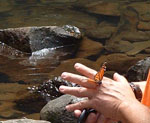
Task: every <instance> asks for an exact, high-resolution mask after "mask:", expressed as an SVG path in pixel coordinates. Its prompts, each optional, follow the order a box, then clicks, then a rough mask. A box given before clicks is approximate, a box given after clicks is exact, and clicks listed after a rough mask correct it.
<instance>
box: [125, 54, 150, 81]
mask: <svg viewBox="0 0 150 123" xmlns="http://www.w3.org/2000/svg"><path fill="white" fill-rule="evenodd" d="M149 68H150V57H147V58H145V59H142V60H140V61H138V62H137V63H136V64H134V65H133V66H131V67H130V68H129V69H128V71H127V73H126V77H127V79H128V81H130V82H134V81H145V80H146V79H147V75H148V70H149Z"/></svg>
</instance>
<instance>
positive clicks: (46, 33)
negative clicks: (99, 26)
mask: <svg viewBox="0 0 150 123" xmlns="http://www.w3.org/2000/svg"><path fill="white" fill-rule="evenodd" d="M80 38H81V33H80V31H79V29H78V28H77V27H74V26H70V25H65V26H63V27H57V26H43V27H23V28H10V29H1V30H0V41H1V42H3V43H6V44H7V45H8V46H11V47H13V48H15V49H17V50H20V51H23V52H28V53H31V52H34V51H38V50H41V49H43V48H53V47H58V46H64V45H75V44H78V43H79V39H80Z"/></svg>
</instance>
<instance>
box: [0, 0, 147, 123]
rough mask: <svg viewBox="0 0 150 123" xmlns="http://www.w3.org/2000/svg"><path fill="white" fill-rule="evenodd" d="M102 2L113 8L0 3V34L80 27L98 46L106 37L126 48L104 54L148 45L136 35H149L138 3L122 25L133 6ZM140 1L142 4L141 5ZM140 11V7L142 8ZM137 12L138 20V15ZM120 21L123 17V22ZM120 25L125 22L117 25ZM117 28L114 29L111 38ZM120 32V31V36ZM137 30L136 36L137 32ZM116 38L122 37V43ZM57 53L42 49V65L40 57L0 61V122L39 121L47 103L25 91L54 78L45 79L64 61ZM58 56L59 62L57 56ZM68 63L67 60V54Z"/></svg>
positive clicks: (68, 0)
mask: <svg viewBox="0 0 150 123" xmlns="http://www.w3.org/2000/svg"><path fill="white" fill-rule="evenodd" d="M107 1H111V2H112V3H104V4H103V2H101V1H99V0H82V1H80V0H28V1H27V0H1V1H0V28H1V29H4V28H14V27H25V26H51V25H53V26H54V25H56V26H62V25H68V24H69V25H74V26H77V27H79V28H80V29H81V30H82V32H83V33H85V35H86V36H87V37H88V38H90V39H92V40H95V41H100V42H102V44H103V45H105V43H106V41H107V40H108V39H109V38H110V37H111V36H112V38H111V40H110V44H111V43H112V41H120V40H121V41H123V40H125V42H119V43H118V42H117V43H116V42H115V43H114V44H112V45H113V46H114V45H115V46H116V47H115V48H114V47H113V48H112V46H110V47H106V49H107V50H109V51H113V50H115V51H116V52H121V53H122V52H123V53H124V52H126V51H127V50H128V49H129V50H131V49H134V48H133V46H132V44H131V43H133V42H131V40H134V41H139V40H138V39H140V40H142V41H147V40H148V39H149V36H147V37H148V38H147V37H146V36H145V33H144V36H142V34H143V32H141V31H143V30H144V31H147V33H146V35H149V31H150V28H148V27H149V26H146V25H144V24H145V23H146V22H150V14H149V12H146V13H144V12H145V10H142V7H140V5H141V4H140V2H141V1H142V0H137V1H138V2H139V3H137V4H136V2H135V4H133V5H131V6H132V7H133V8H135V9H134V11H133V14H131V15H129V16H128V13H126V15H122V18H121V19H120V13H121V12H122V8H124V6H125V5H130V3H134V2H131V1H132V0H131V1H130V0H122V1H120V3H119V4H118V2H116V1H117V0H115V2H116V3H115V2H114V0H107ZM143 1H145V3H146V0H143ZM105 2H106V1H105ZM97 3H98V6H97ZM105 6H107V8H106V7H105ZM143 6H144V7H145V4H143ZM145 8H146V7H145ZM137 9H139V10H137ZM147 9H148V7H147ZM132 10H133V9H131V11H132ZM148 10H149V9H148ZM127 12H128V11H127ZM137 12H139V13H140V14H137ZM135 13H136V14H135ZM135 15H136V16H135ZM125 16H127V17H126V18H125ZM132 17H133V18H132ZM134 17H135V18H134ZM137 18H138V19H139V20H137ZM122 19H124V20H125V21H122ZM120 20H121V22H120ZM139 21H140V22H139ZM134 23H136V24H134ZM137 24H139V25H137ZM146 24H147V23H146ZM118 25H119V29H118V30H117V31H116V33H115V35H113V33H114V32H115V30H116V29H117V27H118ZM128 27H129V29H128ZM133 28H136V29H133ZM121 29H123V30H122V31H121ZM137 30H140V32H138V31H137ZM123 31H126V32H123ZM128 31H131V32H132V31H133V32H134V34H135V35H137V36H136V37H133V36H132V35H130V32H128ZM127 32H128V33H127ZM121 33H123V36H126V37H125V38H124V37H123V38H122V35H121ZM135 35H134V36H135ZM108 43H109V42H108ZM87 44H88V42H87ZM135 46H137V44H135ZM120 47H121V48H120ZM83 48H84V49H86V50H88V48H89V49H90V48H91V45H89V47H88V48H87V47H84V46H83ZM96 48H97V47H96ZM146 48H147V47H146ZM64 49H68V48H64ZM136 49H137V50H139V52H140V50H141V49H138V48H137V47H136ZM61 50H62V49H61V48H60V49H55V50H54V52H53V50H49V49H45V50H44V53H43V54H42V55H47V54H45V53H46V52H47V51H48V53H50V54H51V55H50V56H48V58H47V59H45V57H44V59H42V58H41V57H40V59H39V52H35V53H32V56H30V55H31V54H29V56H28V55H27V56H25V57H21V58H11V57H8V56H7V57H6V56H2V55H1V56H0V120H6V119H13V118H20V117H28V118H34V119H39V111H40V109H41V108H42V107H43V105H44V104H45V103H46V102H45V101H44V100H43V99H42V98H40V97H36V95H30V94H29V92H28V91H27V87H28V86H31V85H32V84H33V85H38V84H39V83H42V82H43V81H46V80H48V79H49V78H53V77H54V76H55V75H49V73H50V72H51V71H52V70H54V69H55V68H56V67H57V66H58V64H59V63H60V61H61V60H64V59H63V57H64V56H65V57H66V56H67V55H66V54H64V52H62V54H61ZM41 52H43V50H42V51H41ZM80 52H82V50H81V51H80ZM91 52H94V53H95V50H94V51H90V50H89V53H91ZM58 53H59V55H60V56H58ZM129 53H130V54H129ZM129 53H128V54H129V55H133V53H135V52H129ZM10 54H11V53H10ZM98 54H99V52H98ZM48 55H49V54H48ZM83 55H84V53H83ZM92 55H93V54H92ZM92 55H91V56H92ZM81 56H82V55H81ZM71 57H72V56H71ZM67 58H70V54H69V57H67ZM34 106H35V107H34Z"/></svg>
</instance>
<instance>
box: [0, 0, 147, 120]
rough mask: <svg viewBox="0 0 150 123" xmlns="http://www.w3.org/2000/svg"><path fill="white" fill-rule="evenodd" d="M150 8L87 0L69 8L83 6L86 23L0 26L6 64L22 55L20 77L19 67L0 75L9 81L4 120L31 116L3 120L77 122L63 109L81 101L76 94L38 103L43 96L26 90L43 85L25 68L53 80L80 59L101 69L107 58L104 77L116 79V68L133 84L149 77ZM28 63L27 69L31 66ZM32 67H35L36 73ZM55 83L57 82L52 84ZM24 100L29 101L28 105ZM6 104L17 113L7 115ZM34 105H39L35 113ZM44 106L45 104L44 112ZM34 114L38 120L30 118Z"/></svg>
mask: <svg viewBox="0 0 150 123" xmlns="http://www.w3.org/2000/svg"><path fill="white" fill-rule="evenodd" d="M66 1H67V0H66ZM74 2H77V1H75V0H73V1H72V3H74ZM67 3H69V2H67ZM72 3H69V5H68V6H69V7H70V4H72ZM85 3H86V4H85ZM149 6H150V2H147V1H144V2H142V1H137V2H136V1H134V2H131V1H126V2H116V3H115V2H105V1H99V2H97V1H96V2H85V1H84V0H83V1H82V2H81V3H80V4H76V5H75V6H71V8H72V9H77V8H80V9H79V10H80V11H78V12H81V13H82V16H83V15H85V16H84V17H85V18H87V16H91V18H90V19H89V20H88V19H87V20H86V19H85V23H84V24H80V23H79V24H78V23H77V22H76V25H77V27H78V28H77V27H76V26H70V25H66V26H61V27H59V26H42V27H41V26H40V27H22V28H11V29H1V30H0V41H1V43H0V55H1V59H3V60H4V62H5V63H6V64H7V62H8V59H11V61H12V64H15V63H16V61H14V59H17V60H18V59H19V62H18V61H17V64H18V68H19V70H20V73H19V75H20V76H19V77H18V76H15V77H14V75H16V74H18V71H17V72H16V73H15V71H16V68H12V71H10V72H7V71H4V73H7V74H1V76H6V75H7V76H8V77H7V78H8V79H7V80H2V82H1V83H0V89H1V91H3V93H0V96H1V99H2V100H4V101H2V102H1V105H0V106H1V108H2V111H1V112H2V113H1V114H0V118H1V119H2V120H6V119H11V117H13V116H15V117H16V118H21V117H22V116H26V117H27V118H28V119H16V120H8V121H0V123H11V122H13V123H17V122H21V123H26V122H27V123H28V122H29V123H32V122H33V123H34V122H39V123H50V122H52V123H58V122H59V123H63V122H66V123H67V122H68V123H74V122H76V120H77V119H76V118H75V117H74V116H73V114H72V113H68V112H66V111H65V109H64V107H65V106H66V105H67V104H69V103H74V102H76V101H79V99H78V98H75V97H72V96H69V95H62V94H60V95H59V96H58V98H56V99H55V98H54V99H53V100H50V101H49V102H48V103H47V102H44V101H43V102H42V104H40V101H41V100H42V99H41V98H39V97H37V96H36V95H32V94H30V93H29V92H28V90H26V89H27V87H29V85H35V88H36V87H39V85H42V84H43V83H38V79H39V78H38V79H37V80H36V82H37V83H36V82H35V83H30V82H29V80H32V79H33V77H32V76H31V77H30V79H28V78H27V77H26V76H25V77H22V75H24V71H23V70H24V69H25V70H26V71H27V74H32V75H33V74H41V73H46V76H48V78H50V80H48V81H49V82H51V79H52V78H53V77H54V76H60V75H61V73H62V72H64V71H68V72H72V73H77V72H76V71H75V70H74V68H73V65H74V64H75V63H76V62H79V63H82V64H85V65H86V66H88V67H90V68H93V69H95V70H99V68H100V66H101V64H102V63H103V62H104V61H105V62H107V71H106V73H105V76H108V77H112V74H113V73H114V72H118V73H120V74H122V75H124V76H126V78H127V79H128V80H129V81H130V82H131V81H141V80H146V76H147V71H148V68H149V67H150V64H149V57H150V13H149V12H150V8H149ZM67 9H68V8H67ZM71 12H72V11H71ZM72 13H73V12H72ZM75 16H77V15H75ZM92 18H94V19H92ZM90 20H91V21H90ZM68 46H69V47H68ZM70 46H71V47H70ZM72 46H73V47H72ZM45 48H46V49H45ZM43 49H44V50H43ZM1 64H2V65H3V64H4V63H3V62H2V63H1ZM26 66H29V68H28V69H27V68H26ZM51 66H55V67H54V68H53V69H51V70H50V69H48V68H49V67H51ZM29 70H31V71H29ZM33 70H35V71H34V72H33ZM22 71H23V72H22ZM11 77H14V78H13V80H14V81H15V82H17V83H15V84H14V83H13V82H12V80H11V79H9V78H11ZM21 77H22V78H21ZM133 78H134V79H133ZM45 84H47V83H45ZM52 84H54V83H53V82H52ZM14 86H15V87H14ZM4 87H5V89H4ZM54 88H55V87H54ZM38 89H39V88H38ZM38 89H37V90H38ZM7 90H8V91H7ZM10 90H11V91H13V92H15V94H13V93H11V91H10ZM43 90H44V89H43ZM57 90H58V88H57ZM38 91H39V90H38ZM40 91H41V90H40ZM54 91H56V90H54ZM58 93H59V92H58ZM58 93H57V94H58ZM46 94H47V91H46ZM55 96H56V95H55ZM10 100H11V101H12V102H11V101H10ZM16 100H17V101H16ZM28 100H29V102H28ZM5 101H6V102H5ZM20 101H22V103H18V105H19V106H22V105H23V106H24V107H25V109H23V110H22V109H21V110H19V111H17V108H18V107H17V106H16V102H20ZM26 103H29V105H28V106H27V104H26ZM46 103H47V104H46ZM34 106H36V107H34ZM6 107H15V109H13V110H12V109H11V112H13V113H7V112H4V113H3V111H4V110H7V108H6ZM31 107H32V108H37V109H38V108H39V109H38V110H36V111H34V109H32V108H31ZM41 107H43V109H42V110H41ZM29 108H31V112H30V113H29V114H28V112H27V109H29ZM39 113H40V114H39ZM34 117H36V118H35V119H37V117H38V118H39V119H37V120H31V119H34ZM40 118H41V119H40ZM60 119H61V120H60ZM42 120H44V121H42Z"/></svg>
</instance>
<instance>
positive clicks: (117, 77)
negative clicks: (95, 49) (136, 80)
mask: <svg viewBox="0 0 150 123" xmlns="http://www.w3.org/2000/svg"><path fill="white" fill-rule="evenodd" d="M113 79H114V80H115V81H117V82H123V83H124V82H126V83H128V81H127V80H126V78H125V77H124V76H122V75H120V74H118V73H114V75H113Z"/></svg>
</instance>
